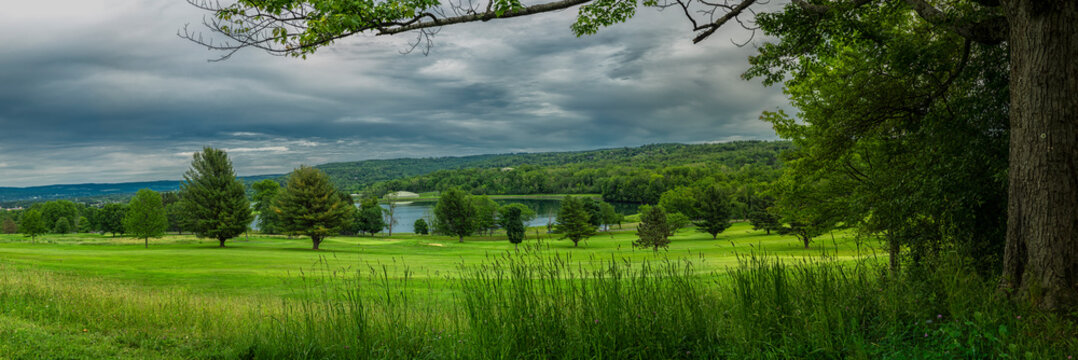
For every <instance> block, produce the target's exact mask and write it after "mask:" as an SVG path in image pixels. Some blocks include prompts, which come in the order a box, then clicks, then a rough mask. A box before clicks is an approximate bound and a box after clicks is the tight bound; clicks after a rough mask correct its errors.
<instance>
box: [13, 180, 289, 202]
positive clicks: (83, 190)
mask: <svg viewBox="0 0 1078 360" xmlns="http://www.w3.org/2000/svg"><path fill="white" fill-rule="evenodd" d="M279 176H280V175H276V174H275V175H255V176H241V177H240V179H241V180H243V181H244V182H248V183H250V182H253V181H258V180H262V179H267V178H270V179H272V178H277V177H279ZM140 189H150V190H153V191H158V192H166V191H176V190H179V189H180V180H160V181H142V182H126V183H104V184H93V183H91V184H62V185H45V186H32V187H0V204H8V206H10V205H11V204H13V203H25V202H36V201H47V200H56V199H84V200H89V199H98V198H102V199H105V198H107V199H113V198H116V199H120V198H123V197H126V195H130V194H134V193H136V192H138V191H139V190H140Z"/></svg>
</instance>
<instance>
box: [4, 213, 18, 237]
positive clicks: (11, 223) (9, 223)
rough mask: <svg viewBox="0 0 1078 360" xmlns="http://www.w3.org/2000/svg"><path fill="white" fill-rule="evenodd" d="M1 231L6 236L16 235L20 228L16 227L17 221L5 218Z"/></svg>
mask: <svg viewBox="0 0 1078 360" xmlns="http://www.w3.org/2000/svg"><path fill="white" fill-rule="evenodd" d="M0 231H3V232H4V233H5V234H14V233H17V232H18V231H19V226H18V225H15V220H11V218H10V217H7V218H4V223H3V225H0Z"/></svg>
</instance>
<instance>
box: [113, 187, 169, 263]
mask: <svg viewBox="0 0 1078 360" xmlns="http://www.w3.org/2000/svg"><path fill="white" fill-rule="evenodd" d="M123 222H124V230H126V231H127V232H128V233H130V234H131V235H133V236H134V237H135V238H137V239H142V241H143V246H144V247H145V248H147V249H149V248H150V238H159V237H161V236H164V235H165V230H167V229H168V217H167V216H166V215H165V205H164V203H163V201H162V200H161V194H158V193H157V192H156V191H153V190H150V189H142V190H139V191H138V192H137V193H135V197H133V198H131V202H129V203H128V204H127V214H126V215H124V221H123Z"/></svg>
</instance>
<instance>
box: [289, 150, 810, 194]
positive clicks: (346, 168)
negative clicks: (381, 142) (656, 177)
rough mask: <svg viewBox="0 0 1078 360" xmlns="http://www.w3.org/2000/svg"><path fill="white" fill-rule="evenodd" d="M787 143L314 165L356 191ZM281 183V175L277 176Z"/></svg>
mask: <svg viewBox="0 0 1078 360" xmlns="http://www.w3.org/2000/svg"><path fill="white" fill-rule="evenodd" d="M789 147H790V143H789V142H787V141H736V142H728V143H716V144H653V145H644V146H639V147H623V148H611V149H599V150H585V151H566V152H543V153H510V154H490V155H474V156H447V157H437V158H412V159H390V160H364V161H354V162H339V163H329V164H323V165H318V166H315V167H316V168H318V169H321V170H322V171H325V172H326V174H328V175H329V177H330V179H332V180H333V182H334V183H335V184H336V185H337V186H338V187H340V188H341V189H343V190H346V191H353V192H354V191H361V190H363V189H364V188H366V187H368V186H370V185H373V184H375V183H378V182H382V181H386V180H394V179H402V178H408V177H413V176H418V175H425V174H429V173H433V172H436V171H440V170H458V169H468V168H506V167H516V166H522V165H531V166H541V167H545V166H564V165H572V164H584V163H587V165H588V166H595V167H600V166H610V165H619V166H631V167H637V168H657V167H662V166H669V165H688V164H694V163H705V162H706V163H722V164H725V165H728V166H740V165H744V164H747V163H766V164H768V165H772V164H773V163H774V162H775V161H776V154H778V153H779V152H781V151H782V150H785V149H787V148H789ZM280 180H281V181H282V182H283V180H284V178H283V177H282V178H281V179H280Z"/></svg>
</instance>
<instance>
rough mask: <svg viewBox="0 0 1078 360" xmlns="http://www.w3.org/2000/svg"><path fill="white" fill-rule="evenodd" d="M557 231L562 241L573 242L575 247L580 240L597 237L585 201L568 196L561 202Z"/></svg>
mask: <svg viewBox="0 0 1078 360" xmlns="http://www.w3.org/2000/svg"><path fill="white" fill-rule="evenodd" d="M555 229H556V230H557V232H559V233H561V234H562V239H569V240H572V241H573V247H577V246H578V245H579V244H580V240H582V239H585V238H588V237H590V236H592V235H595V226H594V225H592V223H591V215H590V214H589V213H588V209H587V208H586V207H585V205H584V201H583V200H581V199H580V198H576V197H572V196H568V195H567V196H565V199H564V200H562V201H561V209H559V210H558V219H557V225H556V226H555Z"/></svg>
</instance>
